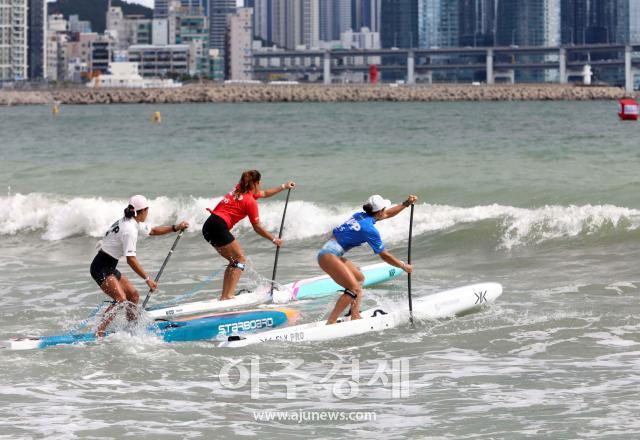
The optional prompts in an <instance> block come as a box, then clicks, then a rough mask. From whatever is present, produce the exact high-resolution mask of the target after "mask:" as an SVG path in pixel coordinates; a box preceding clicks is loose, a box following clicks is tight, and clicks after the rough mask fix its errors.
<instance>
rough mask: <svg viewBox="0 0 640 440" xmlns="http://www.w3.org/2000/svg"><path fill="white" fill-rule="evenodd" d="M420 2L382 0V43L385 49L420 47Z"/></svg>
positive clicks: (411, 0)
mask: <svg viewBox="0 0 640 440" xmlns="http://www.w3.org/2000/svg"><path fill="white" fill-rule="evenodd" d="M418 12H419V8H418V0H382V4H381V13H380V17H381V21H380V43H381V45H382V47H383V48H385V49H388V48H392V47H398V48H408V47H418V43H419V41H420V38H419V34H418V22H419V19H420V16H419V14H418Z"/></svg>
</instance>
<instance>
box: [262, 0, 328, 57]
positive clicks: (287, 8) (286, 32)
mask: <svg viewBox="0 0 640 440" xmlns="http://www.w3.org/2000/svg"><path fill="white" fill-rule="evenodd" d="M321 2H322V0H272V2H271V39H270V40H269V39H268V38H267V40H268V41H271V42H273V43H274V44H276V45H278V46H280V47H284V48H287V49H296V48H298V47H305V48H313V47H317V46H318V42H319V40H320V27H319V23H320V17H319V13H320V4H321Z"/></svg>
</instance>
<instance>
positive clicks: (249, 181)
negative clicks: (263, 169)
mask: <svg viewBox="0 0 640 440" xmlns="http://www.w3.org/2000/svg"><path fill="white" fill-rule="evenodd" d="M260 179H262V175H261V174H260V171H258V170H249V171H245V172H243V173H242V175H241V176H240V182H238V189H237V191H236V193H238V194H246V193H248V192H249V191H251V187H252V186H255V184H256V183H258V182H260Z"/></svg>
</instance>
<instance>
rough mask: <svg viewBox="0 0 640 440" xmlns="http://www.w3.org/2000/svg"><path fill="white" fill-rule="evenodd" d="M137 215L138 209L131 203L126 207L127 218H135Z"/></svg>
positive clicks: (125, 214)
mask: <svg viewBox="0 0 640 440" xmlns="http://www.w3.org/2000/svg"><path fill="white" fill-rule="evenodd" d="M135 216H136V210H135V208H134V207H133V205H129V206H127V207H126V208H124V217H125V218H133V217H135Z"/></svg>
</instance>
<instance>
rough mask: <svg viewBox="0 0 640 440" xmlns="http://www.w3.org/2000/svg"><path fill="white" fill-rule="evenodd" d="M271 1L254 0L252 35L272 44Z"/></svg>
mask: <svg viewBox="0 0 640 440" xmlns="http://www.w3.org/2000/svg"><path fill="white" fill-rule="evenodd" d="M272 16H273V0H254V5H253V34H254V35H255V36H256V37H258V38H260V39H262V40H263V41H265V42H272V41H273V35H272V24H273V19H272Z"/></svg>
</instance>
